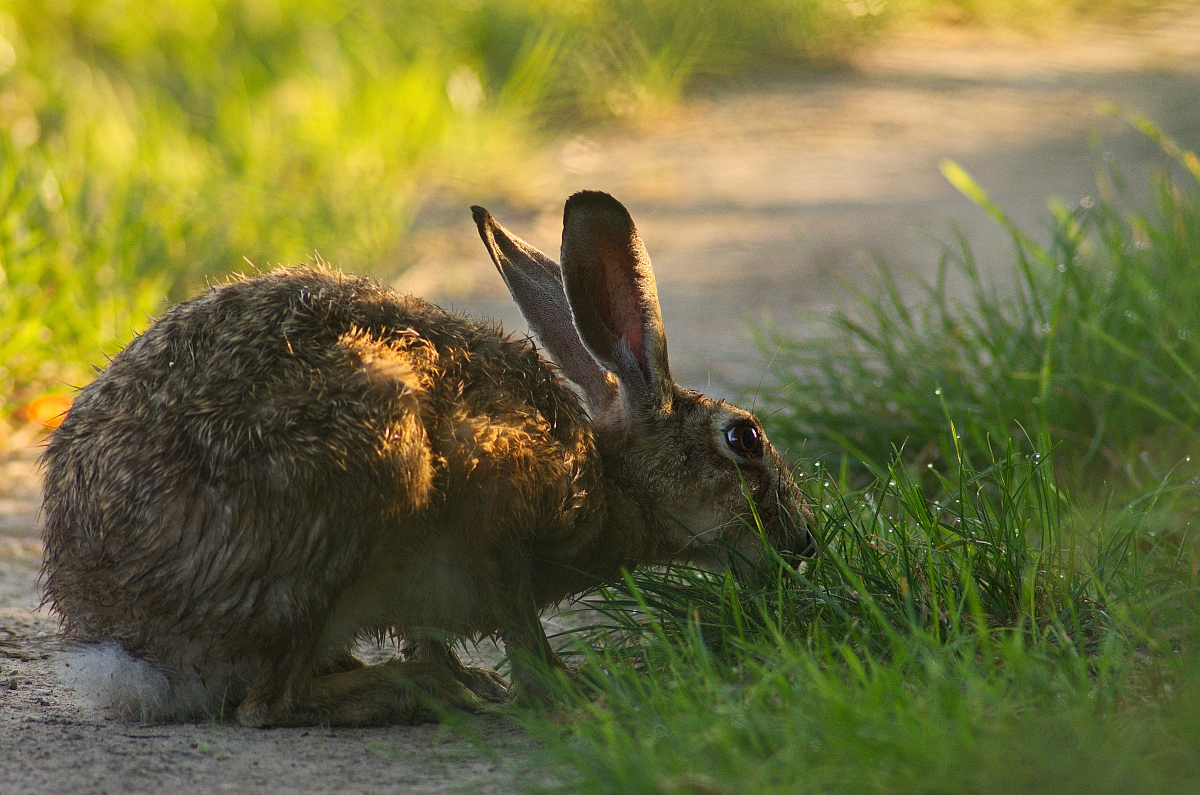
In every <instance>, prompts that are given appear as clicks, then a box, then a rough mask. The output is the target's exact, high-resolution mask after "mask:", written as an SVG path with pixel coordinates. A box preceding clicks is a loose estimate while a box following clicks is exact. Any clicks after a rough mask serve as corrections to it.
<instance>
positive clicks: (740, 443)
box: [725, 420, 763, 458]
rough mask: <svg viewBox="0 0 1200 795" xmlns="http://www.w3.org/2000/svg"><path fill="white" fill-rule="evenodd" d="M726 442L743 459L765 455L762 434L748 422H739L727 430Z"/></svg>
mask: <svg viewBox="0 0 1200 795" xmlns="http://www.w3.org/2000/svg"><path fill="white" fill-rule="evenodd" d="M725 442H726V443H727V444H728V445H729V449H731V450H733V452H735V453H737V454H738V455H740V456H742V457H743V458H759V457H760V456H762V454H763V440H762V432H761V431H759V430H758V428H757V427H756V426H755V425H754V423H752V422H750V421H748V420H739V421H738V422H735V423H734V424H732V425H730V426H729V427H728V428H726V429H725Z"/></svg>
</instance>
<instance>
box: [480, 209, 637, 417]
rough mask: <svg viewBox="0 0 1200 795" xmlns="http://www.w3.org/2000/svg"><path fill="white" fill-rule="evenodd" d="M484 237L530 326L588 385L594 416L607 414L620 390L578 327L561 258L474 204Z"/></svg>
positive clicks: (579, 382) (583, 384) (571, 372)
mask: <svg viewBox="0 0 1200 795" xmlns="http://www.w3.org/2000/svg"><path fill="white" fill-rule="evenodd" d="M471 214H472V215H473V216H474V217H475V224H476V225H477V226H478V227H479V237H481V238H482V239H483V245H484V246H486V247H487V250H488V253H489V254H491V255H492V261H493V262H495V263H496V268H497V269H498V270H499V271H500V275H501V276H502V277H503V278H504V283H505V284H506V285H508V291H509V292H510V293H511V294H512V297H513V300H514V301H516V302H517V306H519V307H520V308H521V314H522V315H524V316H525V321H526V322H527V323H529V328H530V330H532V331H533V333H534V334H535V335H536V336H537V338H538V340H539V341H540V342H541V343H542V345H543V346H544V347H545V348H546V350H547V351H548V352H549V353H550V356H551V357H553V358H554V361H556V362H558V365H559V367H561V368H562V370H563V373H565V374H566V376H567V378H570V379H571V380H572V381H573V382H574V383H576V384H577V385H578V386H579V388H580V389H581V390H583V394H584V399H585V400H586V401H587V404H588V409H589V411H590V412H591V413H592V416H593V417H598V416H601V415H603V414H606V413H607V412H608V411H609V409H610V407H611V405H612V402H613V400H614V398H616V396H617V385H616V383H615V382H614V380H613V378H612V376H611V375H609V374H608V373H606V372H605V371H604V370H603V369H601V367H600V365H599V364H597V363H596V360H595V359H594V358H592V355H591V354H590V353H588V352H587V349H586V348H585V347H584V346H583V343H582V342H581V341H580V339H579V332H577V331H576V330H575V323H574V322H573V320H572V316H571V307H570V305H569V304H568V303H567V296H566V293H565V292H564V291H563V279H562V269H561V268H559V267H558V263H557V262H555V261H554V260H552V259H550V258H549V257H547V256H546V255H545V254H543V253H542V252H540V251H538V250H537V249H536V248H534V247H533V246H531V245H529V244H528V243H526V242H525V241H524V240H521V238H519V237H516V236H515V235H512V234H509V232H508V230H506V229H505V228H504V227H502V226H500V224H498V223H497V222H496V219H495V218H493V217H492V215H491V213H489V212H488V211H487V210H485V209H483V208H482V207H472V208H471Z"/></svg>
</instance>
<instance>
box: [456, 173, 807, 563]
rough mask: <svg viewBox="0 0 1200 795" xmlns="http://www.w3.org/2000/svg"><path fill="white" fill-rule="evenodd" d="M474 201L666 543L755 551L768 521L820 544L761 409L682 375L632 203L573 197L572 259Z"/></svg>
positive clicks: (611, 470) (780, 535)
mask: <svg viewBox="0 0 1200 795" xmlns="http://www.w3.org/2000/svg"><path fill="white" fill-rule="evenodd" d="M472 211H473V212H474V214H475V221H476V223H477V224H478V225H479V232H480V236H481V237H482V238H483V242H484V244H485V245H486V246H487V248H488V251H489V253H490V254H491V255H492V259H493V260H494V261H495V263H496V266H497V267H498V268H499V269H500V273H501V275H502V276H503V277H504V280H505V283H506V284H507V285H508V288H509V291H510V292H511V293H512V295H513V298H514V299H515V300H516V302H517V304H518V305H519V306H520V308H521V312H522V314H523V315H524V316H525V319H526V320H527V321H528V322H529V326H530V328H531V330H532V331H533V333H534V334H535V335H536V336H537V338H538V339H539V340H540V341H541V343H542V345H543V347H544V348H545V349H546V351H547V352H548V353H549V354H550V355H551V356H552V357H553V358H554V360H555V361H556V362H557V363H558V365H559V367H560V368H561V369H562V372H563V374H564V375H566V376H567V377H568V378H569V379H570V380H571V381H572V382H573V383H574V384H575V385H576V386H577V387H578V388H579V392H580V394H581V396H582V398H583V401H584V403H585V405H586V406H587V409H588V413H589V415H590V416H591V417H592V420H593V426H594V430H595V435H596V440H597V446H598V448H599V450H600V454H601V457H602V459H603V462H604V470H605V477H606V478H607V479H608V480H609V481H610V482H612V483H613V484H614V485H615V486H616V487H617V488H618V489H620V490H621V491H622V492H623V493H624V494H625V495H626V496H627V497H629V498H630V499H631V500H632V501H633V502H635V503H637V505H638V506H639V508H640V512H641V514H642V516H641V518H642V520H643V521H645V522H647V523H648V524H649V525H650V527H649V529H650V531H651V532H652V533H653V534H654V535H655V539H654V540H655V542H656V543H655V544H654V546H655V547H656V548H657V549H658V550H659V551H660V553H661V554H662V555H664V556H667V557H676V558H681V559H688V560H692V561H695V562H698V563H708V564H718V565H725V564H729V563H735V564H736V563H738V562H739V561H747V562H750V563H753V562H754V561H756V560H757V559H759V558H760V557H761V554H762V548H761V541H760V533H761V535H764V536H765V538H766V540H767V541H768V542H769V543H770V544H772V545H773V546H774V547H776V548H777V549H780V550H787V551H790V552H795V553H799V554H810V553H811V552H812V551H813V542H812V537H811V535H810V533H809V528H808V522H807V521H806V515H807V508H806V507H805V504H804V500H803V497H802V496H801V495H800V492H799V490H798V489H797V488H796V485H795V483H794V482H793V480H792V477H791V473H790V472H789V471H788V468H787V466H786V465H785V463H784V461H783V459H782V458H781V457H780V456H779V454H778V453H777V452H775V449H774V448H773V447H771V444H770V442H768V441H767V437H766V434H765V433H764V432H763V428H762V425H761V423H760V422H759V421H758V418H757V417H755V416H754V415H753V414H751V413H749V412H747V411H743V410H742V409H740V408H737V407H736V406H731V405H729V404H727V403H725V402H723V401H715V400H710V399H708V398H706V397H704V396H703V395H701V394H699V393H697V392H692V391H691V390H687V389H683V388H681V387H680V386H678V385H677V384H676V383H675V382H674V380H672V378H671V372H670V368H669V367H668V364H667V338H666V334H665V332H664V330H663V322H662V313H661V311H660V309H659V305H658V291H657V289H656V287H655V283H654V272H653V270H652V269H651V267H650V258H649V256H647V254H646V249H645V247H644V246H643V245H642V241H641V238H639V237H638V233H637V229H635V228H634V225H633V219H632V218H630V216H629V212H628V211H627V210H626V209H625V208H624V207H623V206H622V205H621V204H620V202H618V201H617V200H616V199H614V198H612V197H611V196H609V195H608V194H606V193H598V192H594V191H584V192H582V193H577V194H575V195H574V196H572V197H571V198H570V199H568V200H567V204H566V208H565V209H564V211H563V240H562V265H561V267H560V266H559V264H558V263H556V262H554V261H553V260H552V259H550V258H549V257H547V256H546V255H545V254H542V253H541V252H540V251H538V250H537V249H535V248H533V247H532V246H530V245H529V244H528V243H525V242H524V241H522V240H520V239H519V238H516V237H514V236H512V235H510V234H509V233H508V232H507V231H506V230H505V229H504V228H503V227H501V226H500V225H499V224H498V223H496V221H495V220H494V219H493V218H492V217H491V215H489V214H488V212H487V211H486V210H484V209H483V208H481V207H473V208H472ZM717 541H720V542H724V544H708V543H705V542H717ZM731 547H732V548H733V549H735V550H736V551H737V553H736V554H734V555H733V556H732V557H733V558H734V560H732V561H730V560H728V558H729V557H730V556H729V554H728V550H729V549H730V548H731Z"/></svg>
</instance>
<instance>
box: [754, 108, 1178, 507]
mask: <svg viewBox="0 0 1200 795" xmlns="http://www.w3.org/2000/svg"><path fill="white" fill-rule="evenodd" d="M1135 121H1137V122H1138V123H1139V124H1140V125H1141V126H1142V127H1143V128H1144V129H1146V130H1148V131H1149V132H1151V133H1152V134H1153V135H1154V136H1156V137H1157V138H1158V139H1159V140H1161V141H1163V143H1164V145H1165V146H1166V147H1167V149H1168V150H1169V151H1171V152H1173V153H1174V154H1175V155H1177V157H1178V159H1179V161H1180V163H1181V164H1182V165H1183V166H1185V167H1186V168H1185V169H1181V170H1182V171H1183V178H1184V179H1185V180H1186V182H1178V181H1175V180H1173V179H1172V178H1171V177H1170V176H1168V175H1167V174H1160V175H1159V176H1158V177H1156V178H1155V179H1154V183H1153V191H1152V193H1153V197H1154V203H1155V206H1154V208H1153V210H1151V211H1135V212H1128V211H1126V210H1125V209H1123V207H1124V205H1125V204H1126V203H1127V202H1126V201H1124V200H1125V199H1126V198H1127V197H1125V196H1124V195H1123V194H1124V188H1123V185H1124V183H1123V181H1122V180H1121V178H1120V175H1119V174H1118V173H1116V172H1115V171H1112V172H1102V173H1101V175H1100V198H1099V200H1097V201H1095V202H1092V201H1091V200H1087V201H1085V202H1084V203H1083V204H1082V205H1080V206H1078V207H1076V208H1073V209H1068V208H1066V207H1063V206H1061V205H1055V206H1054V207H1053V211H1054V214H1053V218H1052V219H1051V222H1050V224H1049V231H1050V238H1051V242H1050V245H1049V246H1048V247H1045V248H1044V247H1042V246H1040V245H1038V244H1037V243H1036V242H1034V241H1033V240H1032V239H1031V238H1030V237H1029V236H1027V235H1026V234H1025V233H1023V232H1022V231H1021V230H1019V229H1017V228H1016V227H1015V226H1014V225H1013V223H1012V222H1011V221H1010V220H1009V219H1008V218H1007V217H1006V216H1005V215H1004V213H1003V211H1002V210H1001V209H1000V208H998V207H997V206H995V205H994V204H993V203H992V202H991V200H990V199H989V198H988V197H987V194H986V193H985V192H984V191H983V190H982V189H981V188H980V187H979V186H977V185H976V184H975V183H974V182H973V181H972V180H971V178H970V177H969V175H967V174H966V173H965V172H964V171H962V169H960V168H959V167H958V166H956V165H955V164H953V163H949V162H947V163H943V166H942V168H943V172H944V173H945V174H946V176H947V178H948V179H950V181H951V182H952V183H954V184H955V185H956V186H957V187H959V188H960V190H962V191H963V192H964V193H965V194H966V195H967V196H968V197H970V198H972V199H973V200H974V201H976V202H978V203H979V204H980V205H981V206H983V207H984V208H985V209H987V210H988V211H989V212H990V213H991V214H992V215H993V216H994V217H995V218H996V220H997V221H998V222H999V223H1000V224H1002V225H1003V226H1004V227H1005V228H1006V229H1007V230H1008V231H1009V232H1010V234H1011V235H1012V239H1013V245H1014V255H1015V262H1016V265H1017V267H1016V274H1017V280H1016V283H1015V284H1013V285H999V286H996V285H988V284H987V283H986V282H985V280H984V279H983V277H982V276H981V274H980V272H979V270H978V267H977V265H976V263H975V260H974V258H973V256H972V253H971V248H970V245H969V242H968V241H967V240H965V239H964V238H963V237H962V236H961V235H956V244H955V246H954V248H949V249H947V250H946V251H945V253H944V254H943V256H942V260H941V263H940V267H939V274H938V278H937V280H936V281H935V282H934V283H932V284H926V285H923V293H924V294H923V298H922V300H921V301H920V302H919V304H918V305H917V306H909V305H906V303H905V301H904V300H903V299H902V298H901V291H900V289H899V287H898V285H897V284H896V282H895V281H894V279H893V278H892V276H891V274H890V273H889V272H888V271H887V270H886V268H883V269H880V271H879V281H878V291H877V293H867V292H861V293H856V294H854V295H852V296H851V300H850V301H849V302H848V304H847V305H846V306H844V307H843V308H842V309H841V310H839V311H838V312H835V313H834V314H833V315H832V316H831V318H830V319H829V321H828V324H829V325H828V327H827V329H826V330H825V331H826V332H827V333H825V334H824V335H823V337H822V341H821V342H819V343H816V344H813V343H811V342H809V341H798V340H795V339H791V338H789V337H787V336H786V335H783V334H780V333H778V332H773V331H770V330H768V331H766V332H765V333H763V334H762V336H761V337H760V341H761V344H762V347H763V349H764V352H765V353H768V354H769V355H770V356H771V357H772V361H773V366H772V368H771V371H770V375H769V376H768V384H769V386H768V387H767V388H766V389H765V390H764V391H765V393H766V394H767V396H768V398H767V401H768V404H769V405H768V406H767V410H766V412H765V413H772V412H776V413H774V414H773V417H774V424H775V427H774V432H775V433H776V434H777V435H778V436H779V437H780V438H781V440H782V441H784V442H785V443H787V444H789V445H791V446H793V447H796V446H798V445H799V444H801V443H805V444H806V445H807V447H806V452H807V454H808V455H811V456H814V457H816V456H821V455H831V456H835V457H838V456H841V455H849V456H850V457H851V458H852V459H855V460H858V461H875V462H884V461H887V460H888V459H889V457H890V455H891V453H892V451H893V450H894V449H898V448H904V449H905V451H906V453H907V456H908V460H910V461H915V462H917V463H918V464H919V465H920V464H924V463H926V462H934V463H939V464H941V463H950V462H952V461H953V452H952V451H951V450H949V449H948V448H947V446H946V444H945V443H944V440H945V439H947V437H946V436H945V435H944V433H943V431H944V429H945V428H946V423H947V419H950V420H953V421H954V423H955V425H956V427H957V428H958V430H959V432H960V433H961V434H962V435H963V437H964V438H963V441H962V444H963V445H964V446H965V447H966V448H967V453H968V455H969V456H981V455H982V456H984V457H985V458H986V452H987V450H988V448H989V446H990V445H993V444H996V443H997V440H1003V439H1008V438H1010V437H1011V438H1018V439H1019V438H1024V437H1033V436H1036V435H1037V434H1038V433H1044V434H1046V435H1048V436H1049V437H1050V438H1053V439H1054V440H1055V441H1056V443H1058V444H1059V445H1061V448H1060V458H1062V457H1070V458H1071V459H1072V460H1077V461H1078V462H1079V463H1082V464H1083V465H1084V466H1087V465H1089V464H1092V463H1093V462H1098V463H1100V464H1102V466H1101V467H1099V469H1104V468H1106V467H1109V466H1115V467H1117V468H1119V469H1121V470H1123V471H1126V472H1127V474H1128V477H1129V478H1130V480H1131V482H1132V483H1133V484H1134V485H1141V482H1142V480H1146V481H1147V482H1149V481H1151V480H1153V479H1156V478H1153V477H1151V476H1148V475H1149V474H1151V473H1154V472H1156V471H1157V472H1161V471H1164V470H1165V469H1166V468H1169V467H1170V466H1171V465H1172V464H1174V463H1175V462H1176V461H1177V460H1178V459H1180V458H1182V457H1183V455H1184V452H1185V451H1186V448H1187V447H1189V446H1190V445H1193V444H1194V443H1195V442H1196V441H1197V440H1198V438H1200V376H1198V375H1197V373H1198V370H1197V367H1198V366H1200V336H1198V335H1200V192H1198V191H1197V190H1196V184H1197V183H1196V180H1200V165H1198V164H1197V162H1196V159H1195V155H1194V154H1191V153H1185V152H1181V151H1180V150H1179V148H1178V146H1177V145H1175V144H1174V143H1173V142H1171V141H1170V140H1169V139H1167V138H1166V136H1164V135H1163V134H1162V133H1161V132H1160V131H1158V130H1157V129H1156V128H1154V127H1153V125H1151V124H1149V122H1147V121H1145V120H1144V119H1135ZM1189 183H1190V184H1189ZM952 273H953V274H954V275H957V276H960V277H963V278H962V279H960V281H964V282H965V283H966V284H967V285H968V291H969V295H968V297H967V298H966V299H965V300H961V301H959V300H955V299H953V298H952V297H951V292H950V289H949V288H948V287H947V284H948V279H947V276H948V275H950V274H952ZM771 396H774V403H771V399H772V397H771ZM1146 450H1154V451H1155V452H1154V453H1153V454H1149V455H1148V457H1149V458H1150V459H1153V461H1152V462H1148V463H1149V469H1142V464H1140V463H1139V464H1138V465H1137V468H1138V469H1140V470H1141V471H1142V474H1141V476H1140V477H1139V476H1138V474H1137V473H1136V472H1135V471H1134V468H1133V466H1132V465H1127V462H1129V461H1137V459H1138V456H1139V455H1140V454H1141V453H1142V452H1143V451H1146ZM1156 468H1157V469H1156Z"/></svg>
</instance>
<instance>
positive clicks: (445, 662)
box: [405, 638, 509, 701]
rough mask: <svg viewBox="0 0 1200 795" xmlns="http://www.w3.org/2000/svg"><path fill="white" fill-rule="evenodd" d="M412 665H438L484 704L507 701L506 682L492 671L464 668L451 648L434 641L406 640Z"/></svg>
mask: <svg viewBox="0 0 1200 795" xmlns="http://www.w3.org/2000/svg"><path fill="white" fill-rule="evenodd" d="M405 654H406V657H407V659H408V660H410V661H412V662H423V663H429V664H430V665H440V666H441V667H443V668H444V669H445V670H446V671H447V672H448V673H449V674H450V675H451V676H452V677H454V679H455V680H456V681H457V682H458V683H459V684H460V685H462V686H463V687H465V688H466V689H467V690H469V691H471V693H472V694H473V695H475V696H476V697H478V698H481V699H483V700H484V701H503V700H504V699H506V698H507V697H508V694H509V687H508V682H506V681H505V680H504V677H503V676H501V675H500V674H498V673H496V672H495V671H489V670H488V669H486V668H475V667H472V666H467V665H463V662H462V660H460V659H459V658H458V653H457V652H456V651H455V650H454V646H453V645H452V644H450V643H447V642H446V641H442V640H435V639H433V638H418V639H412V640H409V641H408V643H407V646H406V649H405Z"/></svg>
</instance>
